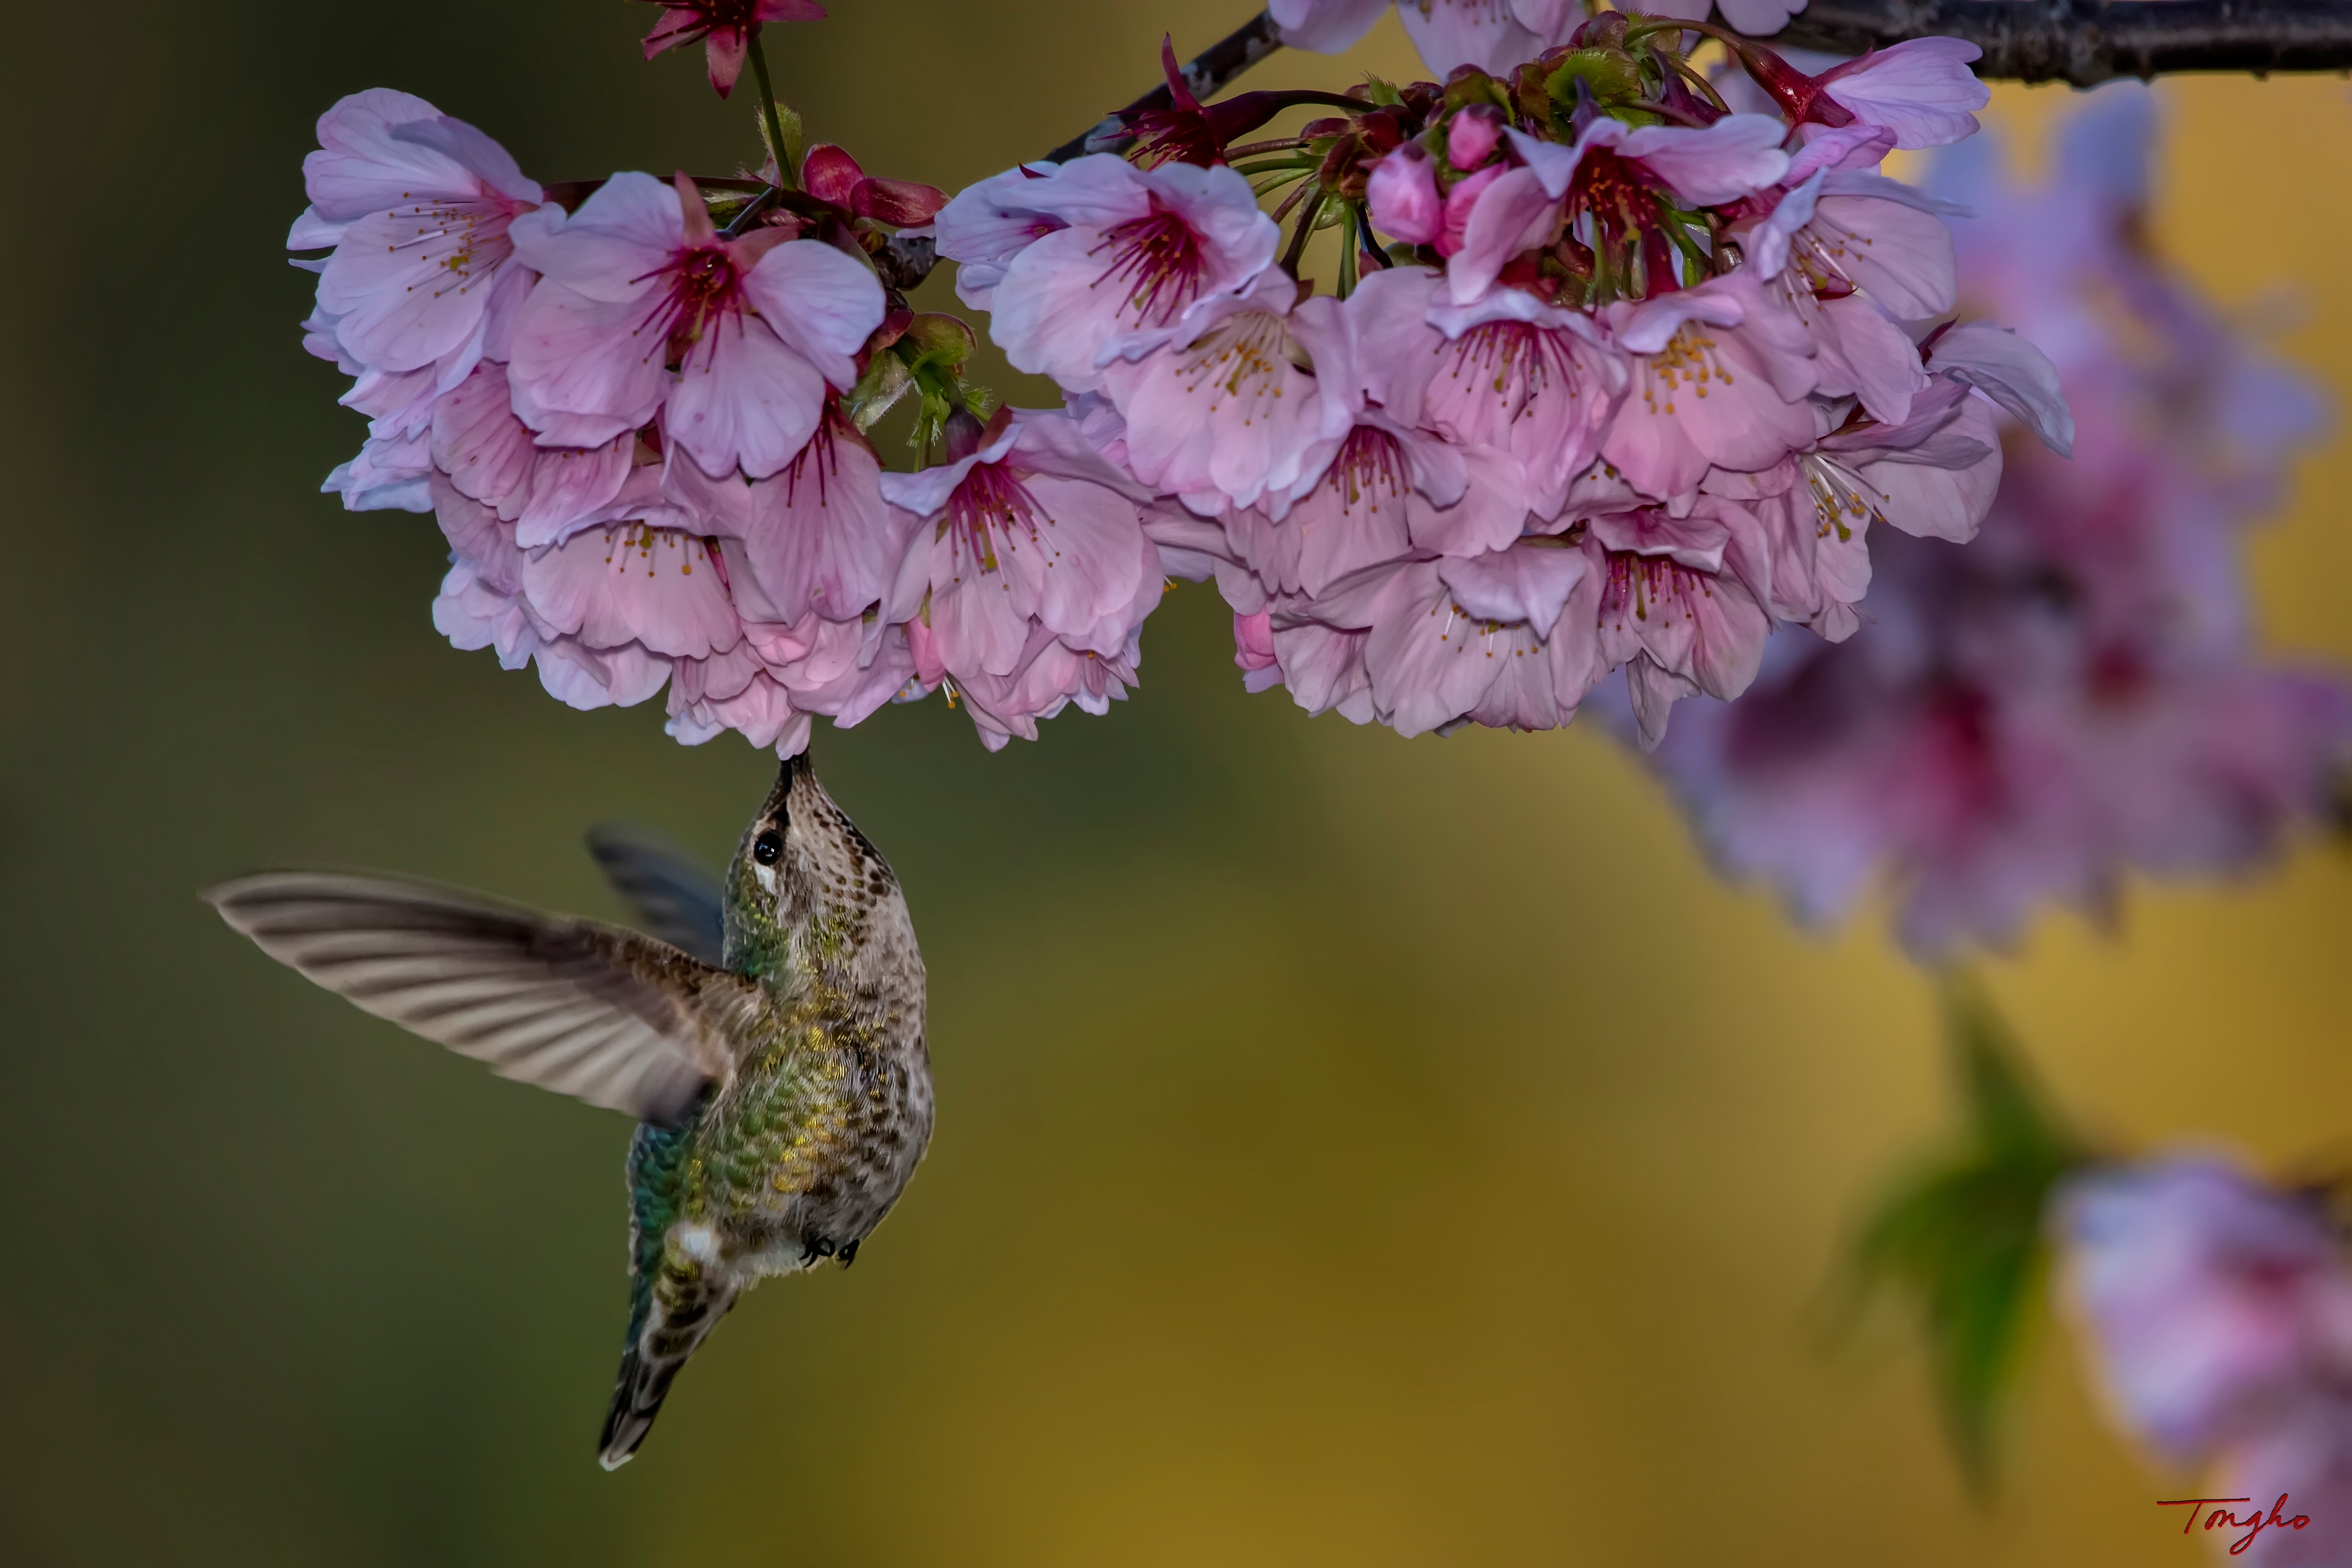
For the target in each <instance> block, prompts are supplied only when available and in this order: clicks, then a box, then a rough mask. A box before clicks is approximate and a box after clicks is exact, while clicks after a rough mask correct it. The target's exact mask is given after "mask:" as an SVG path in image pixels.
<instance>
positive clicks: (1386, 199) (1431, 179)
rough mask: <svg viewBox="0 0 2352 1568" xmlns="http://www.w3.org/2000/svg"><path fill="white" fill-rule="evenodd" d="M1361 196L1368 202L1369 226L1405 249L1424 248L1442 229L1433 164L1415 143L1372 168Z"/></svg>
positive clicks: (1435, 169)
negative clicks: (1369, 205)
mask: <svg viewBox="0 0 2352 1568" xmlns="http://www.w3.org/2000/svg"><path fill="white" fill-rule="evenodd" d="M1364 194H1365V195H1367V196H1368V197H1370V201H1371V206H1372V226H1373V227H1375V228H1377V229H1379V230H1380V231H1381V233H1382V234H1385V235H1388V236H1390V237H1391V238H1395V239H1401V240H1403V241H1404V242H1405V243H1406V244H1407V245H1427V244H1428V243H1429V242H1430V241H1431V240H1433V239H1435V238H1436V237H1437V235H1438V230H1439V228H1440V227H1441V226H1442V223H1441V217H1440V214H1441V211H1442V204H1441V203H1440V202H1439V200H1438V195H1437V167H1436V161H1435V160H1434V159H1433V158H1431V157H1430V155H1429V153H1428V150H1427V149H1425V148H1423V146H1421V144H1420V143H1418V142H1406V143H1405V144H1404V145H1403V146H1402V147H1400V148H1398V149H1397V150H1396V151H1395V152H1393V153H1390V154H1389V155H1388V156H1387V157H1385V158H1383V159H1381V161H1380V162H1379V163H1377V164H1375V165H1374V166H1373V168H1372V174H1371V178H1370V180H1369V181H1367V182H1366V184H1365V187H1364Z"/></svg>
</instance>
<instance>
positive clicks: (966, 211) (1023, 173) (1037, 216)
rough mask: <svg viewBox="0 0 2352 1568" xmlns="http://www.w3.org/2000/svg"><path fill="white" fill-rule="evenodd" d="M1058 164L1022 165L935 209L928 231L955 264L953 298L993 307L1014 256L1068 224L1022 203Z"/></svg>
mask: <svg viewBox="0 0 2352 1568" xmlns="http://www.w3.org/2000/svg"><path fill="white" fill-rule="evenodd" d="M1060 167H1061V165H1059V164H1057V163H1045V162H1039V163H1024V164H1022V165H1020V166H1019V167H1017V168H1012V169H1007V170H1005V171H1004V173H1003V174H992V175H991V176H989V177H988V178H987V179H985V180H982V181H981V182H980V183H979V184H976V185H967V186H966V187H964V189H962V190H961V191H959V192H957V193H956V195H954V196H953V197H951V198H950V200H949V202H948V205H946V206H944V207H941V208H940V215H939V217H938V218H937V219H936V220H935V222H934V224H933V228H934V231H935V235H936V237H937V240H938V244H939V253H940V255H941V256H944V257H946V258H949V259H950V260H951V261H953V262H954V263H955V264H956V273H955V290H956V298H957V299H959V300H962V301H963V302H964V303H965V304H967V305H969V306H971V308H972V309H973V310H993V309H994V308H995V304H996V286H997V284H999V283H1001V282H1003V280H1004V269H1005V268H1007V267H1009V266H1011V265H1012V263H1013V258H1014V257H1016V256H1018V255H1020V254H1021V253H1022V252H1023V251H1024V250H1026V249H1028V248H1029V246H1030V244H1031V242H1033V241H1034V240H1038V239H1042V238H1044V237H1045V236H1046V235H1049V234H1051V233H1053V232H1054V231H1055V229H1060V228H1067V227H1069V224H1068V223H1067V222H1066V220H1064V219H1062V218H1060V217H1057V216H1055V215H1053V214H1052V213H1049V212H1045V211H1044V210H1042V209H1040V208H1036V207H1032V206H1028V205H1024V204H1025V203H1026V201H1027V199H1028V197H1029V195H1030V193H1031V192H1032V191H1033V190H1034V189H1036V188H1037V187H1039V186H1040V185H1041V184H1043V183H1044V182H1045V181H1046V180H1047V179H1049V178H1050V177H1051V176H1052V175H1053V174H1055V171H1057V170H1058V169H1059V168H1060Z"/></svg>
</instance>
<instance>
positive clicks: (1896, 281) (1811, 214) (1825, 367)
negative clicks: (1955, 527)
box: [1747, 167, 1955, 423]
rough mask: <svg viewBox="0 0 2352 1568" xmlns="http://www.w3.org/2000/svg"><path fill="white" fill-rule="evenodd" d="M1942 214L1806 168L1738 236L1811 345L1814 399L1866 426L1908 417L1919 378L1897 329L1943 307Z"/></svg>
mask: <svg viewBox="0 0 2352 1568" xmlns="http://www.w3.org/2000/svg"><path fill="white" fill-rule="evenodd" d="M1825 191H1826V192H1829V193H1831V194H1829V195H1824V194H1823V193H1824V192H1825ZM1947 210H1951V209H1950V204H1948V203H1938V202H1937V201H1936V200H1935V199H1934V198H1932V197H1929V196H1927V195H1923V194H1921V193H1919V192H1916V191H1914V190H1913V189H1912V188H1911V187H1909V186H1907V185H1903V184H1897V183H1896V182H1895V181H1893V180H1887V179H1884V178H1881V177H1880V176H1878V175H1876V174H1866V173H1833V172H1832V171H1831V170H1830V169H1828V168H1825V167H1824V168H1816V169H1814V170H1813V171H1812V172H1811V174H1808V175H1807V177H1806V178H1805V179H1804V180H1803V181H1802V183H1801V184H1798V185H1797V186H1796V187H1795V188H1793V189H1791V190H1790V191H1788V192H1787V193H1786V194H1785V195H1782V196H1780V198H1779V201H1778V205H1775V206H1774V208H1773V210H1772V212H1771V215H1770V216H1769V217H1768V218H1766V219H1765V220H1764V222H1763V223H1762V224H1760V225H1759V226H1758V227H1757V228H1756V229H1755V230H1754V231H1753V233H1752V234H1751V235H1750V236H1748V240H1747V248H1748V260H1749V262H1750V264H1751V265H1752V266H1753V267H1754V268H1755V269H1756V271H1757V272H1758V273H1759V275H1760V276H1763V277H1765V278H1768V279H1771V282H1770V283H1769V285H1768V286H1767V292H1768V293H1769V294H1770V295H1771V296H1772V297H1773V298H1775V299H1776V300H1780V301H1781V302H1783V303H1785V304H1787V306H1788V307H1789V309H1790V310H1791V311H1792V312H1793V313H1794V314H1795V315H1796V317H1797V319H1798V320H1799V321H1801V322H1802V323H1803V324H1804V326H1805V328H1806V329H1807V331H1809V332H1810V333H1811V336H1812V340H1813V348H1814V357H1815V362H1816V374H1817V384H1816V390H1817V391H1819V392H1821V393H1822V394H1823V395H1828V396H1848V395H1858V396H1859V397H1860V398H1861V400H1862V403H1863V406H1864V408H1865V409H1866V410H1867V411H1868V412H1869V413H1870V415H1871V416H1872V417H1874V418H1875V419H1879V420H1882V421H1885V422H1888V423H1900V422H1902V421H1903V420H1904V419H1906V417H1908V416H1909V412H1910V405H1911V399H1912V397H1913V396H1914V395H1916V393H1918V392H1919V391H1920V390H1922V389H1923V388H1924V387H1925V385H1926V384H1927V371H1926V367H1925V366H1924V365H1923V364H1922V363H1921V360H1920V356H1919V353H1918V351H1917V350H1916V347H1915V346H1914V344H1913V342H1912V339H1911V336H1910V334H1908V333H1906V331H1903V330H1902V329H1901V327H1900V326H1898V325H1897V323H1898V322H1901V321H1925V320H1927V319H1928V318H1932V317H1935V316H1939V315H1942V314H1944V313H1945V312H1947V311H1948V310H1950V309H1951V308H1952V304H1953V299H1954V289H1955V280H1954V272H1953V262H1952V239H1951V232H1950V231H1949V230H1948V229H1947V228H1946V227H1945V226H1944V225H1943V223H1942V222H1941V220H1940V218H1939V217H1938V216H1937V214H1938V212H1939V211H1947Z"/></svg>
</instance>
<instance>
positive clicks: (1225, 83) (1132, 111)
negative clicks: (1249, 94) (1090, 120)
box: [1045, 11, 1282, 163]
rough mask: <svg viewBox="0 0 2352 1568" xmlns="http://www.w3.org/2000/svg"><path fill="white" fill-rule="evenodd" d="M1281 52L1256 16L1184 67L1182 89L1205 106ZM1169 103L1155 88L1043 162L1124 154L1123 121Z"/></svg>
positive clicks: (1278, 36) (1163, 90)
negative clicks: (1097, 154)
mask: <svg viewBox="0 0 2352 1568" xmlns="http://www.w3.org/2000/svg"><path fill="white" fill-rule="evenodd" d="M1280 47H1282V30H1281V29H1280V28H1279V27H1276V26H1275V25H1274V17H1273V16H1270V15H1268V14H1267V13H1266V12H1264V11H1261V12H1259V13H1258V14H1257V15H1256V16H1253V17H1251V18H1250V19H1249V20H1248V21H1246V22H1244V23H1243V24H1242V25H1241V26H1239V27H1236V28H1234V30H1233V31H1232V32H1230V33H1228V34H1226V35H1225V36H1224V37H1222V38H1219V39H1218V40H1217V41H1216V42H1215V43H1213V44H1211V45H1210V46H1209V47H1207V48H1205V49H1203V50H1202V51H1201V53H1200V54H1199V56H1197V57H1196V58H1193V59H1192V60H1190V61H1188V62H1186V64H1185V66H1184V85H1185V86H1186V87H1188V88H1190V89H1192V96H1193V97H1194V98H1197V99H1200V100H1202V101H1204V102H1205V101H1206V100H1209V99H1212V98H1214V97H1216V96H1217V95H1218V94H1219V93H1221V92H1223V91H1224V90H1225V89H1227V88H1228V87H1231V86H1232V85H1233V84H1234V79H1236V78H1238V77H1239V76H1240V75H1241V74H1242V72H1244V71H1245V70H1247V69H1249V68H1250V67H1252V66H1254V65H1255V64H1257V62H1258V61H1260V60H1262V59H1264V58H1265V57H1266V56H1268V55H1270V54H1272V53H1274V51H1275V50H1276V49H1278V48H1280ZM1174 103H1175V100H1174V98H1173V97H1172V96H1171V94H1170V93H1169V91H1168V84H1167V83H1166V82H1161V83H1160V85H1159V86H1158V87H1155V88H1153V89H1151V90H1150V92H1147V93H1145V94H1144V95H1143V96H1142V97H1141V98H1139V99H1137V100H1135V101H1134V102H1133V103H1130V104H1129V105H1128V106H1127V107H1126V108H1125V109H1123V110H1118V112H1117V113H1114V114H1107V115H1105V116H1104V117H1103V118H1102V119H1101V120H1100V121H1097V123H1096V125H1095V127H1094V128H1093V129H1092V130H1090V131H1088V132H1087V133H1086V134H1085V135H1083V136H1077V137H1074V138H1072V139H1071V140H1070V141H1067V142H1063V143H1062V144H1061V145H1060V146H1059V147H1056V148H1055V149H1054V150H1053V151H1052V152H1050V153H1046V154H1045V157H1046V159H1047V160H1048V161H1049V162H1052V163H1067V162H1068V161H1069V160H1070V159H1072V158H1077V157H1083V156H1084V155H1086V154H1087V153H1124V152H1126V151H1127V149H1128V146H1129V143H1131V142H1134V140H1135V138H1134V136H1133V135H1132V134H1130V133H1129V131H1128V129H1127V126H1128V117H1129V116H1130V115H1136V114H1140V113H1142V112H1144V111H1145V110H1152V109H1168V108H1171V107H1173V106H1174Z"/></svg>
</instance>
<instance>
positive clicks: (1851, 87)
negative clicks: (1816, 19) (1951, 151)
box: [1816, 38, 1992, 148]
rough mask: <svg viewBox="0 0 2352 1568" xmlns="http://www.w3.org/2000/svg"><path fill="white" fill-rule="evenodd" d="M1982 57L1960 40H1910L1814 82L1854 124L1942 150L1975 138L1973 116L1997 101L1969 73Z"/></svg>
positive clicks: (1905, 143) (1909, 144) (1902, 142)
mask: <svg viewBox="0 0 2352 1568" xmlns="http://www.w3.org/2000/svg"><path fill="white" fill-rule="evenodd" d="M1983 53H1984V51H1983V50H1982V49H1979V48H1978V47H1977V46H1976V45H1974V44H1971V43H1968V42H1965V41H1963V40H1961V39H1958V38H1906V40H1904V41H1903V42H1902V43H1899V44H1895V45H1893V46H1891V47H1887V48H1884V49H1876V50H1874V51H1872V52H1871V53H1869V54H1866V55H1864V56H1863V57H1862V58H1859V59H1853V60H1847V61H1844V62H1843V63H1842V64H1839V65H1834V66H1832V67H1831V68H1829V69H1828V70H1826V71H1823V72H1822V74H1821V76H1820V77H1818V78H1817V79H1816V81H1817V82H1818V84H1819V85H1820V87H1821V89H1822V93H1823V94H1824V95H1825V96H1827V97H1829V98H1830V99H1832V100H1835V101H1836V102H1837V104H1838V105H1839V107H1841V108H1843V109H1844V110H1846V111H1847V112H1848V113H1850V114H1852V115H1853V117H1854V118H1855V119H1857V120H1859V121H1862V122H1863V123H1864V124H1866V125H1883V126H1885V127H1886V128H1887V129H1888V130H1890V131H1893V132H1895V145H1896V146H1897V147H1902V148H1918V147H1941V146H1944V145H1946V144H1948V143H1949V142H1958V141H1960V140H1961V139H1962V138H1964V137H1969V136H1973V135H1975V134H1976V132H1977V117H1976V114H1975V112H1974V111H1975V110H1979V109H1982V108H1983V107H1984V106H1985V105H1986V104H1988V103H1990V102H1991V101H1992V90H1991V89H1990V88H1988V87H1986V86H1985V84H1984V83H1982V82H1980V81H1979V80H1978V79H1977V78H1976V73H1975V72H1973V71H1971V70H1969V63H1970V62H1971V61H1973V60H1975V59H1977V58H1979V56H1981V55H1982V54H1983Z"/></svg>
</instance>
